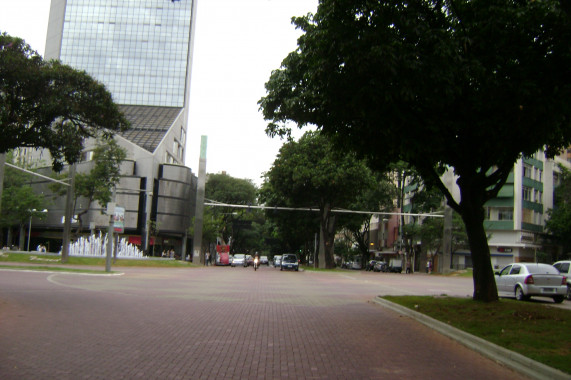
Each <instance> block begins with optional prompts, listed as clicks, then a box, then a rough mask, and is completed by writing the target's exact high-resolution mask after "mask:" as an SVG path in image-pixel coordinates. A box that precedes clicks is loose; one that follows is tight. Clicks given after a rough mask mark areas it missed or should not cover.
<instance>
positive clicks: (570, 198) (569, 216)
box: [545, 166, 571, 258]
mask: <svg viewBox="0 0 571 380" xmlns="http://www.w3.org/2000/svg"><path fill="white" fill-rule="evenodd" d="M560 168H561V174H562V175H561V182H560V183H559V185H558V186H557V187H556V188H555V198H554V207H553V208H552V209H549V210H548V211H547V214H548V215H549V219H548V220H547V223H546V225H545V227H546V230H547V232H548V234H549V238H550V239H551V240H553V241H554V242H555V243H556V244H558V245H560V246H561V248H562V249H563V257H564V258H565V257H567V258H568V257H570V256H571V172H570V171H569V170H568V169H566V168H565V167H563V166H560Z"/></svg>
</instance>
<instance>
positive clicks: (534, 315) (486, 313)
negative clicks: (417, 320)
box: [382, 296, 571, 374]
mask: <svg viewBox="0 0 571 380" xmlns="http://www.w3.org/2000/svg"><path fill="white" fill-rule="evenodd" d="M382 298H384V299H386V300H388V301H391V302H394V303H397V304H399V305H402V306H405V307H407V308H409V309H412V310H414V311H417V312H420V313H423V314H425V315H428V316H430V317H432V318H434V319H436V320H438V321H441V322H444V323H446V324H448V325H450V326H453V327H455V328H457V329H460V330H463V331H465V332H467V333H469V334H472V335H475V336H477V337H480V338H482V339H485V340H487V341H489V342H492V343H494V344H496V345H498V346H500V347H504V348H506V349H508V350H511V351H514V352H517V353H519V354H521V355H523V356H525V357H528V358H530V359H533V360H535V361H537V362H540V363H543V364H545V365H547V366H550V367H553V368H556V369H559V370H561V371H563V372H565V373H568V374H571V361H570V360H569V358H570V357H571V326H570V322H571V312H570V311H569V310H564V309H560V308H555V307H550V306H548V305H546V304H534V303H532V302H518V301H515V300H510V299H501V300H500V301H499V302H492V303H484V302H477V301H474V300H472V299H471V298H454V297H431V296H384V297H382Z"/></svg>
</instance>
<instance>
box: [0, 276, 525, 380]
mask: <svg viewBox="0 0 571 380" xmlns="http://www.w3.org/2000/svg"><path fill="white" fill-rule="evenodd" d="M114 270H121V271H124V274H122V275H114V276H109V275H96V276H94V275H77V274H63V273H45V272H22V271H0V378H2V379H291V378H295V379H462V380H464V379H522V376H521V375H520V374H517V373H515V372H512V371H511V370H510V369H507V368H505V367H502V366H501V365H499V364H497V363H495V362H494V361H492V360H489V359H486V358H484V357H483V356H481V355H479V354H477V353H475V352H473V351H471V350H469V349H467V348H465V347H464V346H462V345H460V344H459V343H457V342H455V341H453V340H451V339H449V338H446V337H444V336H442V335H440V334H439V333H437V332H435V331H433V330H432V329H430V328H428V327H425V326H423V325H421V324H419V323H418V322H416V321H414V320H412V319H410V318H408V317H403V316H401V315H399V314H398V313H395V312H393V311H391V310H389V309H386V308H384V307H382V306H380V305H378V304H376V303H375V302H372V299H373V298H374V297H375V296H377V295H386V294H448V295H454V296H470V295H471V293H472V280H471V279H470V278H459V277H440V276H427V275H424V274H414V275H405V274H387V273H372V272H363V271H358V272H357V271H355V272H351V271H346V272H339V273H323V272H307V271H306V272H302V271H300V272H281V271H279V270H277V269H274V268H272V267H262V268H260V269H259V270H258V271H254V270H253V269H252V268H251V267H250V268H241V267H236V268H230V267H206V268H199V269H156V268H153V269H142V268H114Z"/></svg>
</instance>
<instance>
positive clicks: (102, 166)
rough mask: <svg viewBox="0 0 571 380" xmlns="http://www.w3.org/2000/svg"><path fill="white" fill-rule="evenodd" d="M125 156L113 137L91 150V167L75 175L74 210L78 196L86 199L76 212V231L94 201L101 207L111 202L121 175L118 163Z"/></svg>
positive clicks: (119, 163)
mask: <svg viewBox="0 0 571 380" xmlns="http://www.w3.org/2000/svg"><path fill="white" fill-rule="evenodd" d="M126 156H127V153H126V152H125V149H123V148H122V147H120V146H119V144H117V142H116V141H115V140H114V139H108V140H103V141H100V143H99V145H97V147H96V148H95V149H94V150H93V163H94V166H93V168H92V169H91V170H90V171H89V172H87V173H77V174H76V175H75V202H74V210H75V209H76V208H77V204H78V200H79V199H80V197H81V198H83V199H84V200H86V201H87V203H86V204H85V207H84V208H83V210H79V211H78V212H77V219H78V228H77V233H80V232H81V230H82V227H83V222H82V217H83V216H84V215H85V214H87V213H88V212H89V209H90V207H91V205H92V204H93V202H94V201H97V202H98V203H99V204H100V205H101V206H103V207H104V206H105V205H107V203H108V202H111V196H112V191H113V187H114V186H116V185H117V184H118V183H119V180H120V176H121V167H120V165H121V162H123V161H124V160H125V158H126ZM74 214H75V211H74Z"/></svg>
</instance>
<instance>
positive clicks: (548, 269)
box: [526, 264, 559, 274]
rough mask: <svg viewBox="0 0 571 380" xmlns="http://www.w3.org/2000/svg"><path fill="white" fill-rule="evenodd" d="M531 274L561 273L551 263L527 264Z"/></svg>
mask: <svg viewBox="0 0 571 380" xmlns="http://www.w3.org/2000/svg"><path fill="white" fill-rule="evenodd" d="M526 266H527V270H528V271H529V273H531V274H559V271H558V270H557V269H555V268H554V267H552V266H551V265H533V264H532V265H526Z"/></svg>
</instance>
